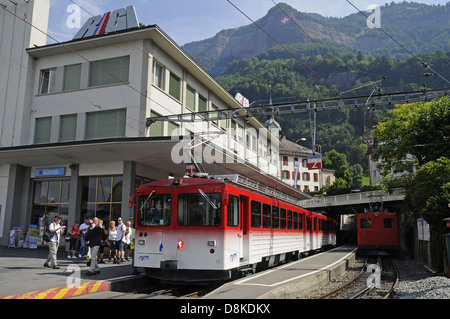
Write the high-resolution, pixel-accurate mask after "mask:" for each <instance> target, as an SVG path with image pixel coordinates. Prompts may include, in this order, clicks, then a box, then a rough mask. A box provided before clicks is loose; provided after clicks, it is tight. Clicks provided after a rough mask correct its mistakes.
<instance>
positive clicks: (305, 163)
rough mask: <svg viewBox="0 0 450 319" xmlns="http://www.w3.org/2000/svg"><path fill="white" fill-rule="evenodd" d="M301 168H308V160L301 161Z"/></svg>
mask: <svg viewBox="0 0 450 319" xmlns="http://www.w3.org/2000/svg"><path fill="white" fill-rule="evenodd" d="M302 167H308V160H307V159H306V158H304V159H302Z"/></svg>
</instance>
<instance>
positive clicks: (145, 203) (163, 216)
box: [138, 192, 172, 226]
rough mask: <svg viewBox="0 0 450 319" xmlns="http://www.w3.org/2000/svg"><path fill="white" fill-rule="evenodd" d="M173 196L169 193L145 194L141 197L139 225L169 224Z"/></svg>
mask: <svg viewBox="0 0 450 319" xmlns="http://www.w3.org/2000/svg"><path fill="white" fill-rule="evenodd" d="M171 208H172V198H171V196H170V195H169V194H154V192H152V193H150V194H149V195H143V196H140V197H139V207H138V225H139V226H169V225H170V212H171Z"/></svg>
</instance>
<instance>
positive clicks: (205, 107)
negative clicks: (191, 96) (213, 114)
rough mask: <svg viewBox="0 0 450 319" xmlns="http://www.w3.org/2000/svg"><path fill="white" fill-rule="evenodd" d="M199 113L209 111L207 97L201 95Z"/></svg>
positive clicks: (199, 97)
mask: <svg viewBox="0 0 450 319" xmlns="http://www.w3.org/2000/svg"><path fill="white" fill-rule="evenodd" d="M198 111H199V112H206V111H208V104H207V100H206V97H204V96H201V95H199V96H198Z"/></svg>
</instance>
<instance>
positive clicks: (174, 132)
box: [153, 122, 181, 136]
mask: <svg viewBox="0 0 450 319" xmlns="http://www.w3.org/2000/svg"><path fill="white" fill-rule="evenodd" d="M153 125H154V124H153ZM167 128H168V131H167V133H168V136H180V135H181V132H180V125H178V124H176V123H172V122H169V123H167Z"/></svg>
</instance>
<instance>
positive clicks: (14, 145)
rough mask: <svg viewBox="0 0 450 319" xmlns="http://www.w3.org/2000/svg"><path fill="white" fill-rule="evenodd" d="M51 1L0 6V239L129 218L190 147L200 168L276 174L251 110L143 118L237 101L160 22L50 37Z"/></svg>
mask: <svg viewBox="0 0 450 319" xmlns="http://www.w3.org/2000/svg"><path fill="white" fill-rule="evenodd" d="M37 3H39V5H37ZM49 3H50V1H49V0H39V1H35V0H30V1H29V2H26V1H23V0H19V1H18V4H17V5H15V4H13V3H8V5H7V8H6V9H8V11H6V10H0V17H1V18H2V19H3V22H0V28H1V29H0V34H1V42H0V49H1V50H0V51H1V52H2V53H1V55H0V62H1V63H0V79H1V81H2V83H6V84H7V85H6V86H2V88H0V90H1V92H0V112H1V113H0V114H2V115H3V117H2V122H1V123H0V125H1V127H0V128H1V139H0V141H1V144H0V238H1V242H0V244H6V243H7V242H8V238H7V237H8V235H9V230H10V229H11V228H12V227H14V226H23V227H24V228H26V227H27V226H28V225H30V224H33V225H38V227H39V229H40V230H41V231H42V226H43V225H44V224H45V223H47V222H48V220H51V219H52V218H53V217H54V216H56V215H61V216H62V217H63V223H67V224H68V226H69V227H70V226H71V225H73V223H74V222H80V221H81V222H82V221H83V220H84V218H91V217H94V216H97V217H99V218H101V219H103V220H104V222H105V224H106V223H107V222H108V221H110V220H116V219H117V217H119V216H122V218H123V219H125V220H127V219H131V220H132V219H133V215H134V213H133V209H134V208H133V207H132V205H131V204H130V202H131V201H132V197H133V193H134V189H135V187H136V186H138V185H140V184H142V183H144V182H146V181H150V180H158V179H163V178H167V177H168V176H182V175H183V174H184V173H185V171H186V163H187V160H184V159H183V158H186V157H187V158H188V159H189V158H190V157H189V156H186V153H188V154H190V151H191V150H193V151H194V153H195V154H196V160H197V162H199V166H201V167H203V168H204V169H205V170H206V171H207V172H208V173H212V174H229V173H238V174H242V175H246V176H247V177H250V178H253V179H255V180H258V181H260V182H263V183H280V181H279V179H278V178H279V177H280V172H279V167H280V165H279V153H278V148H279V140H278V137H277V136H276V134H272V132H268V131H267V130H266V129H265V128H264V127H263V126H262V125H261V123H260V122H258V121H257V120H255V119H252V118H251V119H248V120H247V121H245V120H243V119H240V118H225V119H221V120H218V121H204V122H199V123H174V122H155V123H153V124H152V125H150V126H147V125H146V119H147V118H151V117H158V116H162V115H170V114H180V113H189V112H201V111H205V110H206V111H208V110H209V111H214V110H218V111H220V110H221V109H238V108H240V107H241V106H240V105H239V103H238V102H237V101H236V100H235V99H234V98H233V97H232V96H231V95H230V94H229V93H228V92H226V91H225V90H224V89H223V88H222V87H221V86H220V85H219V84H217V82H216V81H215V80H214V79H213V78H212V77H211V76H210V75H209V74H207V73H206V72H205V71H204V70H203V69H202V68H201V67H199V66H198V65H197V64H196V62H195V61H194V60H192V59H191V58H190V57H189V56H188V55H187V54H186V53H185V52H184V51H183V50H182V49H181V48H180V47H179V46H178V45H177V44H176V43H174V42H173V41H172V40H171V39H170V38H169V37H168V36H167V35H166V34H165V33H164V32H163V31H162V30H161V29H160V28H159V27H158V26H156V25H154V26H148V27H142V28H138V27H137V28H132V29H128V30H121V31H119V32H111V33H108V34H100V35H96V36H92V37H87V38H80V39H75V40H73V41H68V42H65V43H57V44H51V45H46V36H45V34H43V33H42V32H41V31H44V32H46V30H47V23H48V13H49V6H50V4H49ZM0 9H1V8H0ZM11 12H16V13H17V14H16V15H13V14H12V13H11ZM23 16H26V17H27V22H28V23H29V24H28V23H26V22H24V20H22V19H20V17H23ZM31 25H33V26H39V29H40V30H41V31H38V30H37V28H34V27H31ZM11 26H13V27H11ZM230 132H232V133H230ZM189 145H191V146H189ZM190 159H191V160H192V158H190ZM280 187H282V188H283V187H286V186H285V185H283V184H282V183H280ZM286 190H287V191H291V192H292V191H293V190H292V189H290V188H289V187H286ZM294 192H295V191H294ZM296 195H297V196H300V197H306V195H304V194H302V193H299V192H296Z"/></svg>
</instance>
